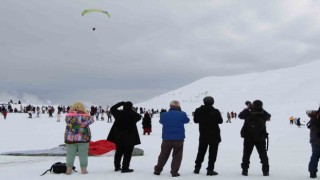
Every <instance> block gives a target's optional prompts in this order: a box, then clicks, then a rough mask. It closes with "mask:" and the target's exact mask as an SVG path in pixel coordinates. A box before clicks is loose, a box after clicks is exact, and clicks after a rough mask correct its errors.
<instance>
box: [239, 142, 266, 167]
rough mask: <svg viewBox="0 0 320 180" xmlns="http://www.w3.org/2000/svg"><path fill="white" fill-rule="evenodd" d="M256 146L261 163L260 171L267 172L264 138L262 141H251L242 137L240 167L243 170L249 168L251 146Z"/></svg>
mask: <svg viewBox="0 0 320 180" xmlns="http://www.w3.org/2000/svg"><path fill="white" fill-rule="evenodd" d="M254 146H255V147H256V149H257V151H258V153H259V157H260V160H261V161H260V162H261V164H262V171H263V172H269V159H268V155H267V149H266V140H263V141H251V140H248V139H244V142H243V157H242V164H241V167H242V169H244V170H248V169H249V164H250V156H251V153H252V150H253V147H254Z"/></svg>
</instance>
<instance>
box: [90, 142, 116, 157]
mask: <svg viewBox="0 0 320 180" xmlns="http://www.w3.org/2000/svg"><path fill="white" fill-rule="evenodd" d="M115 149H116V145H115V144H114V143H112V142H110V141H107V140H99V141H95V142H94V141H90V143H89V153H88V154H89V155H93V156H97V155H102V154H105V153H107V152H110V151H112V150H115Z"/></svg>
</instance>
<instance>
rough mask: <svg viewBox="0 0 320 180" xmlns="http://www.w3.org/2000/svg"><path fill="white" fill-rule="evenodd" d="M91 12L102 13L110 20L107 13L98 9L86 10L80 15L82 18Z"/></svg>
mask: <svg viewBox="0 0 320 180" xmlns="http://www.w3.org/2000/svg"><path fill="white" fill-rule="evenodd" d="M91 12H99V13H104V14H106V15H107V16H108V17H109V18H110V14H109V13H108V12H107V11H104V10H100V9H86V10H84V11H82V13H81V14H82V16H84V15H85V14H88V13H91Z"/></svg>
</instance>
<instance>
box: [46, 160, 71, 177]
mask: <svg viewBox="0 0 320 180" xmlns="http://www.w3.org/2000/svg"><path fill="white" fill-rule="evenodd" d="M72 170H73V171H75V172H77V171H76V167H74V166H73V167H72ZM48 171H50V172H52V171H53V172H54V173H56V174H61V173H66V172H67V165H66V163H61V162H56V163H54V164H53V165H52V166H51V168H50V169H48V170H46V171H45V172H44V173H43V174H42V175H41V176H43V175H45V174H46V173H47V172H48Z"/></svg>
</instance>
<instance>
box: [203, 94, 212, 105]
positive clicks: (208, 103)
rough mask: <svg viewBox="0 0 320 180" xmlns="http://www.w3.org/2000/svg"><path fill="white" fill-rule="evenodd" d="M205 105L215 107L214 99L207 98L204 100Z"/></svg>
mask: <svg viewBox="0 0 320 180" xmlns="http://www.w3.org/2000/svg"><path fill="white" fill-rule="evenodd" d="M203 103H204V104H205V105H213V103H214V99H213V97H211V96H207V97H205V98H203Z"/></svg>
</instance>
